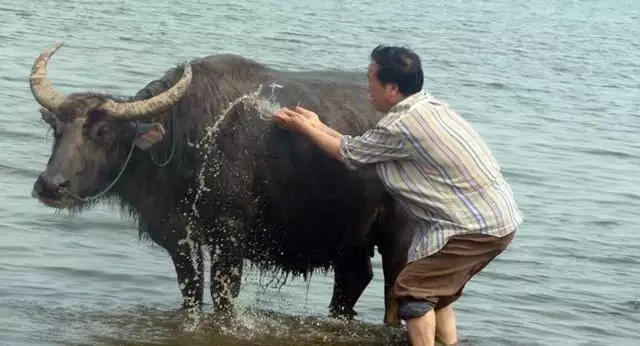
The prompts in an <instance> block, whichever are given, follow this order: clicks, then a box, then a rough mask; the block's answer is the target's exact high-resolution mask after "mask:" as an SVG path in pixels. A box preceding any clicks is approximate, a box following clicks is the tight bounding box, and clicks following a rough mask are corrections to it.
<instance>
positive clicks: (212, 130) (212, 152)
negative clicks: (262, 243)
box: [179, 83, 283, 330]
mask: <svg viewBox="0 0 640 346" xmlns="http://www.w3.org/2000/svg"><path fill="white" fill-rule="evenodd" d="M282 87H283V86H282V85H280V84H276V83H271V84H270V85H268V86H267V88H268V89H266V90H270V91H271V92H270V94H269V95H268V96H265V95H264V94H263V91H264V90H265V88H264V86H263V85H262V84H260V85H259V86H258V87H257V89H256V90H254V91H253V92H250V93H247V94H244V95H242V96H240V97H238V98H237V99H235V100H233V101H232V102H230V103H229V105H228V106H227V107H226V108H225V109H222V110H221V111H220V113H219V117H218V118H217V119H216V120H215V121H214V123H213V124H212V125H211V126H209V127H207V128H205V130H204V134H203V136H202V138H201V139H200V140H199V141H198V142H197V143H196V144H193V143H190V144H189V145H190V146H192V147H195V149H196V150H197V151H199V153H200V155H201V158H202V165H201V167H200V169H199V171H198V173H197V185H196V188H195V196H194V198H193V202H192V204H191V211H190V212H189V213H185V214H184V215H183V217H184V218H185V220H186V223H187V226H186V228H185V238H184V239H182V240H181V241H180V242H179V245H181V246H185V247H186V248H188V249H189V252H190V253H188V254H185V255H186V256H189V257H190V259H191V262H192V265H193V268H194V269H195V271H196V277H194V278H193V280H198V278H199V277H203V278H204V276H203V275H202V273H200V272H199V270H200V267H199V265H198V264H199V263H198V258H199V253H198V250H199V246H198V244H197V243H196V241H195V239H194V232H196V230H200V231H205V230H203V229H199V228H200V227H203V226H204V225H202V224H200V223H199V219H200V217H201V215H200V210H199V208H198V203H199V202H200V201H201V199H202V197H203V195H204V194H206V193H208V192H210V191H211V187H210V186H208V182H211V180H212V179H215V178H216V177H217V176H218V175H219V174H220V172H221V169H222V167H221V162H220V160H218V159H217V154H218V153H217V152H216V148H215V140H216V138H217V135H218V133H219V132H220V126H222V124H223V123H224V121H225V120H226V119H227V116H228V115H229V114H231V113H233V112H234V111H237V110H238V109H237V107H243V108H244V110H245V111H250V110H255V111H257V114H258V116H259V117H260V119H262V120H265V121H268V120H271V119H272V117H273V114H275V112H276V111H278V109H280V108H281V106H280V104H279V103H278V102H277V101H276V100H275V90H276V89H279V88H282ZM229 221H232V220H229ZM222 227H223V228H225V229H224V230H222V231H223V232H225V233H227V234H228V236H230V237H231V238H230V239H229V241H231V242H232V243H233V244H236V240H235V239H233V238H232V236H233V234H231V233H232V232H228V231H234V230H235V229H233V227H234V226H233V225H231V224H229V225H227V224H225V225H224V226H222ZM216 231H220V230H216ZM219 251H220V249H219V247H218V246H215V251H214V254H212V255H213V256H214V258H212V260H213V261H215V257H217V255H218V253H219ZM212 274H213V277H212V278H211V281H212V282H211V284H212V285H213V281H214V280H215V281H217V282H224V283H225V284H224V285H223V286H225V287H221V288H220V287H219V288H220V292H218V293H219V295H222V296H224V297H229V298H230V297H231V288H230V287H226V286H228V284H232V283H231V281H230V280H229V278H227V276H226V275H227V274H231V275H232V276H234V277H236V276H238V275H239V268H232V272H231V273H222V272H221V271H220V270H217V271H216V272H215V273H212ZM205 281H206V280H205ZM187 283H188V282H184V283H181V285H186V284H187ZM217 303H219V302H214V304H217ZM190 315H191V314H190ZM197 315H198V313H197V312H196V313H195V314H193V316H192V317H190V320H191V319H192V318H193V319H194V320H193V321H192V323H191V322H190V323H189V324H188V326H187V329H188V330H192V329H193V328H196V327H197V326H198V325H199V322H200V321H199V318H197Z"/></svg>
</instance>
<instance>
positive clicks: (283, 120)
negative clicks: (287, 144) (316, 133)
mask: <svg viewBox="0 0 640 346" xmlns="http://www.w3.org/2000/svg"><path fill="white" fill-rule="evenodd" d="M273 118H274V119H275V121H276V123H277V124H278V125H279V126H280V127H282V128H284V129H287V130H291V131H297V132H304V131H306V130H308V129H309V128H310V127H317V126H318V125H319V124H320V118H319V117H318V115H317V114H316V113H315V112H313V111H310V110H308V109H304V108H302V107H296V109H295V110H291V109H289V108H287V107H284V108H282V109H281V110H279V111H278V112H277V113H276V114H274V117H273Z"/></svg>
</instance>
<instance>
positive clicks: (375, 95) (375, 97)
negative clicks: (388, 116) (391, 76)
mask: <svg viewBox="0 0 640 346" xmlns="http://www.w3.org/2000/svg"><path fill="white" fill-rule="evenodd" d="M377 72H378V65H377V64H376V63H375V62H372V63H371V64H369V70H368V72H367V76H368V78H369V94H370V95H371V102H372V103H373V106H374V107H375V108H376V109H377V110H378V111H380V112H382V113H387V112H389V110H390V109H391V107H393V106H394V105H395V104H396V103H398V102H399V101H400V99H401V97H400V96H401V94H400V93H399V92H398V86H397V85H395V84H392V83H389V84H386V85H383V84H382V83H380V81H379V80H378V79H377V78H376V74H377Z"/></svg>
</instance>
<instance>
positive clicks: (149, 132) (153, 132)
mask: <svg viewBox="0 0 640 346" xmlns="http://www.w3.org/2000/svg"><path fill="white" fill-rule="evenodd" d="M164 134H165V131H164V126H162V124H160V123H152V124H139V125H138V133H136V143H135V145H136V146H137V147H138V148H140V149H142V150H147V149H149V148H151V147H153V146H154V145H155V144H156V143H158V142H161V141H162V140H163V139H164Z"/></svg>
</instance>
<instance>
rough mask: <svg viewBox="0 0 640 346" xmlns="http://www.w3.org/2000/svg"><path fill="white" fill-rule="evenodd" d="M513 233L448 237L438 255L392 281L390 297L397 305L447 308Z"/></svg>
mask: <svg viewBox="0 0 640 346" xmlns="http://www.w3.org/2000/svg"><path fill="white" fill-rule="evenodd" d="M515 233H516V232H515V231H514V232H511V233H509V234H507V235H506V236H504V237H494V236H489V235H484V234H467V235H461V236H454V237H452V238H451V239H449V241H448V242H447V244H446V245H445V246H444V247H443V248H442V249H441V250H440V251H439V252H437V253H435V254H433V255H431V256H428V257H425V258H422V259H419V260H417V261H415V262H411V263H409V264H407V266H406V267H405V268H404V269H403V270H402V271H401V272H400V274H399V275H398V278H397V279H396V282H395V285H394V287H393V294H394V297H395V298H396V299H397V300H399V301H400V302H402V301H408V300H419V301H428V302H431V303H432V304H433V305H434V309H435V310H438V309H442V308H444V307H447V306H448V305H450V304H451V303H453V302H455V301H456V300H458V298H460V296H461V295H462V290H463V289H464V286H465V285H466V284H467V282H468V281H469V280H470V279H471V278H472V277H473V276H474V275H476V274H477V273H478V272H480V271H481V270H482V269H484V267H486V266H487V265H488V264H489V262H491V261H492V260H493V259H494V258H495V257H496V256H498V255H499V254H500V253H502V251H504V249H505V248H506V247H507V245H509V243H511V240H512V239H513V237H514V235H515ZM401 304H402V303H401Z"/></svg>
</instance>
